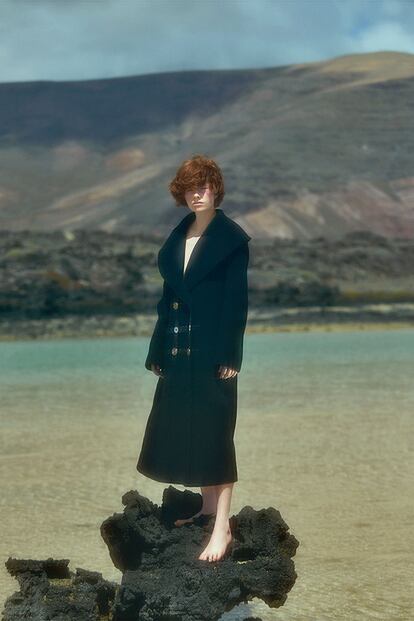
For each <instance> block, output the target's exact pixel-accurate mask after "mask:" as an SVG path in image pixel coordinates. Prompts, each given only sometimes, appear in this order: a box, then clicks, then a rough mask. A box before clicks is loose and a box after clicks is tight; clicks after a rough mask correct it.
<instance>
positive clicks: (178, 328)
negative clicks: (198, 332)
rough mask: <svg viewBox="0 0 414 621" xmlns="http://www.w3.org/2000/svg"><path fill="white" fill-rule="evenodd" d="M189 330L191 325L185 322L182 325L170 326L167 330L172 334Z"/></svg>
mask: <svg viewBox="0 0 414 621" xmlns="http://www.w3.org/2000/svg"><path fill="white" fill-rule="evenodd" d="M190 330H191V326H189V325H188V324H185V325H183V326H171V327H169V328H168V331H169V332H173V333H174V334H178V333H179V332H189V331H190Z"/></svg>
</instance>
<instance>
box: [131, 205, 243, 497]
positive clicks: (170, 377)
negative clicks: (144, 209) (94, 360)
mask: <svg viewBox="0 0 414 621" xmlns="http://www.w3.org/2000/svg"><path fill="white" fill-rule="evenodd" d="M195 217H196V216H195V213H194V212H193V211H190V212H189V213H188V214H187V215H186V216H185V217H184V218H183V219H182V220H181V222H179V224H178V225H177V226H176V227H175V228H174V229H173V231H172V232H171V234H170V235H169V237H168V238H167V239H166V241H165V243H164V244H163V246H162V247H161V249H160V251H159V254H158V267H159V270H160V273H161V276H162V277H163V279H164V281H163V294H162V297H161V299H160V301H159V302H158V305H157V310H158V319H157V322H156V325H155V329H154V332H153V335H152V338H151V341H150V346H149V351H148V355H147V358H146V361H145V367H146V368H147V369H149V370H150V369H151V364H158V365H160V367H161V368H162V377H159V378H158V381H157V385H156V388H155V393H154V399H153V404H152V408H151V412H150V414H149V418H148V421H147V425H146V429H145V434H144V438H143V442H142V448H141V452H140V455H139V459H138V463H137V470H138V471H139V472H141V473H142V474H144V475H146V476H147V477H149V478H151V479H154V480H156V481H162V482H165V483H177V484H182V485H187V486H205V485H218V484H221V483H231V482H235V481H237V480H238V475H237V466H236V456H235V448H234V442H233V436H234V431H235V425H236V416H237V379H238V376H237V374H236V375H235V376H234V377H231V378H229V379H220V378H219V376H218V368H219V366H220V365H224V366H227V367H231V368H232V369H235V370H236V371H240V369H241V365H242V357H243V337H244V331H245V326H246V321H247V312H248V279H247V268H248V262H249V246H248V242H249V240H250V239H251V237H250V236H249V235H248V234H247V233H246V232H245V231H244V230H243V228H242V227H241V226H240V225H239V224H237V223H236V222H235V221H234V220H232V219H231V218H230V217H229V216H227V215H226V214H225V213H224V212H223V210H222V209H220V208H217V209H216V213H215V215H214V217H213V219H212V220H211V221H210V222H209V224H208V225H207V227H206V228H205V230H204V231H203V233H202V235H201V237H200V239H199V240H198V241H197V243H196V244H195V246H194V249H193V251H192V253H191V255H190V258H189V261H188V264H187V268H186V271H185V273H184V274H183V267H184V254H185V241H186V233H187V230H188V228H189V226H190V225H191V223H192V222H193V221H194V219H195Z"/></svg>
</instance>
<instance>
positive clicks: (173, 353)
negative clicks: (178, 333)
mask: <svg viewBox="0 0 414 621" xmlns="http://www.w3.org/2000/svg"><path fill="white" fill-rule="evenodd" d="M177 352H178V349H177V347H173V348H172V350H171V353H172V355H173V356H176V355H177Z"/></svg>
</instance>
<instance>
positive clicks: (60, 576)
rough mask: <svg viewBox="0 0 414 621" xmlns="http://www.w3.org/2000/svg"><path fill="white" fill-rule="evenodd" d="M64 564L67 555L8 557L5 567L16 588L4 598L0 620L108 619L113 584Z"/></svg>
mask: <svg viewBox="0 0 414 621" xmlns="http://www.w3.org/2000/svg"><path fill="white" fill-rule="evenodd" d="M68 565H69V559H58V560H55V559H52V558H48V559H46V560H44V561H35V560H30V559H15V558H9V559H8V560H7V561H6V567H7V570H8V572H9V573H10V574H11V575H12V576H14V577H15V578H16V579H17V581H18V583H19V586H20V591H18V592H16V593H14V594H13V595H11V596H10V597H9V598H8V599H7V601H6V604H5V607H4V610H3V615H2V620H3V621H21V619H31V620H33V621H43V620H44V619H55V620H56V621H58V620H59V621H66V620H67V621H75V620H76V621H104V620H105V619H108V621H109V619H110V618H111V617H110V616H109V615H110V611H111V608H112V604H113V601H114V598H115V592H116V588H117V585H116V584H115V583H112V582H107V581H106V580H104V579H103V578H102V575H101V574H100V573H98V572H95V571H87V570H85V569H80V568H78V569H76V572H75V573H73V572H71V571H69V567H68Z"/></svg>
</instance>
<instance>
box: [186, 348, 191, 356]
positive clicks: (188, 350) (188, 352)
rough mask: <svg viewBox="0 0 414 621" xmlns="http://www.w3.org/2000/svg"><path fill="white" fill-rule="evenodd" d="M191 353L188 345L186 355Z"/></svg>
mask: <svg viewBox="0 0 414 621" xmlns="http://www.w3.org/2000/svg"><path fill="white" fill-rule="evenodd" d="M190 354H191V349H190V347H187V356H189V355H190Z"/></svg>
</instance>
